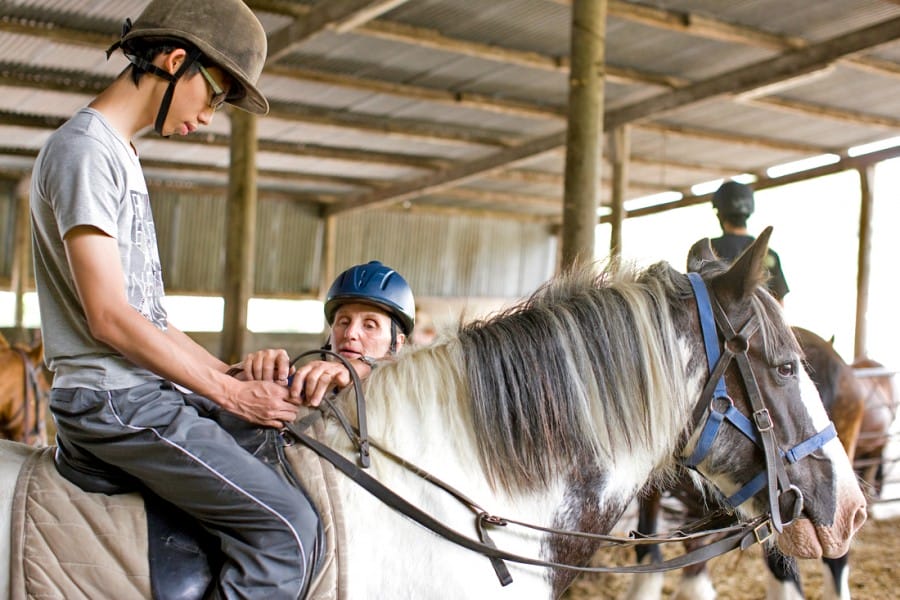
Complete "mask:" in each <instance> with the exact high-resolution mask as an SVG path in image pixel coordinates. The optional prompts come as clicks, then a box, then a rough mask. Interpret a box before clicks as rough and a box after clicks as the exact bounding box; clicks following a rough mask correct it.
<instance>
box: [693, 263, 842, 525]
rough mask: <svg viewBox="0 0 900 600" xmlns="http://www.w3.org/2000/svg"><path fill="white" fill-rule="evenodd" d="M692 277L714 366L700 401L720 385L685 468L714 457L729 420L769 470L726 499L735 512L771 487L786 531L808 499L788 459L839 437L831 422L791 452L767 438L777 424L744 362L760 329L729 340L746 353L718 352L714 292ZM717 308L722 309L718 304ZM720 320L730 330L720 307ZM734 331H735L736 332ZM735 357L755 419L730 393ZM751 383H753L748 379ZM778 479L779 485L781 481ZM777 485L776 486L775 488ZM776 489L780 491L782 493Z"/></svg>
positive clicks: (777, 518) (773, 506) (776, 515)
mask: <svg viewBox="0 0 900 600" xmlns="http://www.w3.org/2000/svg"><path fill="white" fill-rule="evenodd" d="M688 278H689V280H690V282H691V287H692V288H693V290H694V296H695V297H696V299H697V311H698V315H699V318H700V330H701V332H702V334H703V345H704V346H705V348H706V360H707V363H708V365H709V372H710V381H709V382H708V383H707V385H706V387H705V388H704V394H703V396H701V402H702V399H703V398H706V397H707V394H708V393H709V391H710V390H709V387H710V385H711V384H712V382H713V378H715V387H714V389H713V390H712V391H711V394H710V396H711V397H710V401H709V409H708V410H707V411H706V412H707V415H706V420H705V422H704V424H703V429H702V430H701V432H700V436H699V439H698V440H697V445H696V447H695V448H694V452H693V453H692V454H691V456H690V457H689V458H687V459H686V460H685V461H684V464H685V466H687V467H690V468H692V469H696V468H697V466H698V465H699V464H700V463H701V462H703V460H704V458H706V455H707V454H708V453H709V451H710V449H711V448H712V444H713V442H714V441H715V439H716V436H717V435H718V433H719V429H720V427H721V425H722V423H723V422H725V421H727V422H729V423H731V424H732V425H734V426H735V427H736V428H737V429H738V430H739V431H740V432H741V433H743V434H744V435H745V436H746V437H747V438H748V439H749V440H750V441H752V442H753V443H754V444H756V445H757V446H758V447H759V448H760V449H761V450H762V451H763V453H764V454H765V455H766V465H767V468H766V470H764V471H762V472H760V473H759V474H758V475H756V476H755V477H754V478H753V479H751V480H750V481H748V482H747V483H745V484H744V486H743V487H742V488H741V489H740V490H738V491H737V492H736V493H735V494H733V495H731V496H730V497H728V498H726V500H725V501H726V502H727V503H728V505H729V506H731V507H732V508H737V507H738V506H740V505H741V504H743V503H744V502H746V501H747V500H749V499H750V498H752V497H753V496H755V495H756V494H758V493H759V492H760V491H762V490H763V488H765V487H766V485H769V487H770V491H769V499H770V502H769V505H770V511H771V513H772V521H773V525H774V527H775V529H776V530H777V531H779V532H780V531H781V529H782V526H783V525H786V524H788V523H790V522H791V521H792V520H793V518H796V517H797V516H799V514H800V511H802V508H803V495H802V494H801V493H800V490H799V489H797V487H796V486H793V485H791V484H790V482H789V481H788V479H787V474H786V472H785V471H784V461H787V462H788V463H789V464H793V463H795V462H797V461H799V460H800V459H802V458H804V457H806V456H808V455H809V454H811V453H812V452H815V451H816V450H818V449H819V448H821V447H822V446H824V445H825V444H826V443H827V442H829V441H830V440H832V439H834V437H835V436H837V432H836V431H835V428H834V424H833V423H829V424H828V426H827V427H826V428H825V429H823V430H822V431H820V432H818V433H817V434H815V435H813V436H812V437H810V438H809V439H807V440H805V441H803V442H800V443H799V444H797V445H796V446H794V447H793V448H791V449H790V450H788V451H787V452H785V451H783V450H781V448H779V447H777V445H775V444H774V443H770V442H769V441H768V440H767V439H766V437H764V436H769V437H770V438H771V439H772V441H773V442H774V437H773V428H774V425H773V424H772V422H771V419H770V418H769V414H768V410H767V409H766V408H765V406H764V405H762V403H761V400H762V398H761V397H759V398H758V400H759V404H760V406H755V404H756V403H755V402H754V398H756V397H758V387H757V386H756V381H755V379H753V378H752V372H751V373H749V375H750V377H748V374H747V373H746V372H745V368H744V363H746V365H747V369H749V363H748V362H746V340H747V339H749V337H750V335H751V334H752V332H753V331H755V329H756V327H752V329H751V328H749V324H748V325H745V326H744V328H742V330H741V331H740V332H739V333H737V334H734V335H732V336H731V337H730V338H728V340H727V341H731V340H740V341H742V342H744V349H743V350H742V351H741V352H740V353H737V354H735V353H733V352H732V351H730V350H727V351H726V353H725V354H724V355H723V354H722V353H720V351H719V336H718V330H717V327H716V315H715V314H714V313H713V305H712V302H711V301H710V297H709V292H708V291H707V289H706V284H705V283H704V281H703V279H702V278H701V277H700V275H698V274H697V273H688ZM716 307H717V308H719V307H718V305H717V306H716ZM719 311H720V312H719V316H720V320H723V319H724V320H725V323H724V325H725V326H726V329H728V330H730V329H731V326H730V324H728V323H727V319H725V316H724V313H723V312H721V308H719ZM732 333H733V332H732ZM732 357H734V358H736V359H737V360H738V362H739V366H740V367H741V374H742V376H743V377H744V385H745V386H747V388H748V395H749V396H750V399H751V404H754V406H753V408H754V414H753V417H754V420H752V421H751V420H750V419H749V418H747V417H746V416H744V415H743V414H742V413H741V412H740V411H739V410H737V409H736V408H735V406H734V401H733V400H732V399H731V397H730V396H729V395H728V392H727V391H726V389H725V376H724V373H725V368H726V367H727V366H728V363H729V362H730V360H731V358H732ZM748 378H749V379H752V384H751V382H749V381H748ZM751 385H752V386H753V387H754V388H756V389H755V390H751V389H750V387H751ZM769 447H772V448H773V449H777V451H778V455H779V456H780V458H781V460H780V461H775V460H774V459H773V458H770V454H772V453H771V452H770V451H769V450H768V448H769ZM772 467H775V469H776V471H777V472H776V473H772V472H771V471H772ZM776 480H777V481H776ZM776 484H777V485H776ZM774 487H777V488H779V489H778V491H777V493H776V491H775V490H774V489H772V488H774ZM788 490H791V491H793V493H794V494H795V495H796V501H795V503H794V510H793V518H792V519H791V521H784V522H783V521H782V520H781V513H780V508H779V505H778V496H780V495H781V493H783V492H785V491H788Z"/></svg>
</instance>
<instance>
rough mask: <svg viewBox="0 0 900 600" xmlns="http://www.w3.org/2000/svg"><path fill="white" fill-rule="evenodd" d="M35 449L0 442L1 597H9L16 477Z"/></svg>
mask: <svg viewBox="0 0 900 600" xmlns="http://www.w3.org/2000/svg"><path fill="white" fill-rule="evenodd" d="M34 451H35V450H34V449H33V448H31V447H29V446H26V445H24V444H15V443H13V442H0V548H2V551H0V598H8V597H9V560H10V554H11V551H10V547H9V546H10V529H11V527H12V501H13V493H14V492H15V488H16V478H17V477H18V476H19V470H20V469H21V468H22V464H23V463H24V462H25V459H26V458H28V456H29V455H30V454H32V453H33V452H34Z"/></svg>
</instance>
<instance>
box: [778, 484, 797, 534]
mask: <svg viewBox="0 0 900 600" xmlns="http://www.w3.org/2000/svg"><path fill="white" fill-rule="evenodd" d="M789 493H792V494H794V498H795V499H794V505H793V507H792V510H791V520H790V521H784V522H783V523H782V524H783V525H790V524H791V523H793V522H794V521H795V520H797V519H798V518H799V517H800V513H802V512H803V492H801V491H800V488H798V487H797V486H796V485H794V484H791V486H790V487H789V488H788V489H786V490H784V491H783V492H781V493H780V494H778V500H779V502H780V501H781V496H783V495H785V494H789Z"/></svg>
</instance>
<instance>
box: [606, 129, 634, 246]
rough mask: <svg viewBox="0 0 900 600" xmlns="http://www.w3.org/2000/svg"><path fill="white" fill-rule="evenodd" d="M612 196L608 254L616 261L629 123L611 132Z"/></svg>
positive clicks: (625, 173) (626, 184)
mask: <svg viewBox="0 0 900 600" xmlns="http://www.w3.org/2000/svg"><path fill="white" fill-rule="evenodd" d="M611 135H612V157H611V158H612V169H613V174H612V197H611V199H610V202H611V204H610V208H611V209H612V212H611V213H610V219H609V224H610V227H611V228H612V231H611V232H610V236H609V254H610V256H611V257H612V258H613V259H615V260H616V261H618V259H620V258H622V221H623V220H624V219H625V195H626V194H627V193H628V156H629V155H630V154H631V129H630V126H629V125H622V126H621V127H616V128H615V129H614V130H613V131H612V133H611Z"/></svg>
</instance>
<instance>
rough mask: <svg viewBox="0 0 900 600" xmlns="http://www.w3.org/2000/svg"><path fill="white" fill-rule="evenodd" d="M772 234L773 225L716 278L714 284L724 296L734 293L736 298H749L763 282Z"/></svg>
mask: <svg viewBox="0 0 900 600" xmlns="http://www.w3.org/2000/svg"><path fill="white" fill-rule="evenodd" d="M771 235H772V227H771V226H769V227H766V228H765V229H764V230H763V232H762V233H761V234H760V235H759V237H758V238H756V239H755V240H754V241H753V243H752V244H750V246H748V247H747V249H746V250H744V252H742V253H741V255H740V256H739V257H737V259H736V260H735V261H734V263H732V265H731V267H729V269H728V270H727V271H726V272H725V273H723V274H722V275H720V276H718V277H716V278H715V283H714V285H715V287H716V289H717V291H719V292H720V293H721V294H722V296H725V295H728V294H733V295H734V298H733V299H734V300H739V299H741V298H747V297H748V296H750V295H751V294H753V291H754V290H755V289H756V288H757V287H759V286H760V285H761V284H762V283H763V281H764V280H765V264H766V257H767V256H768V253H769V237H771ZM722 296H720V297H722Z"/></svg>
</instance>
